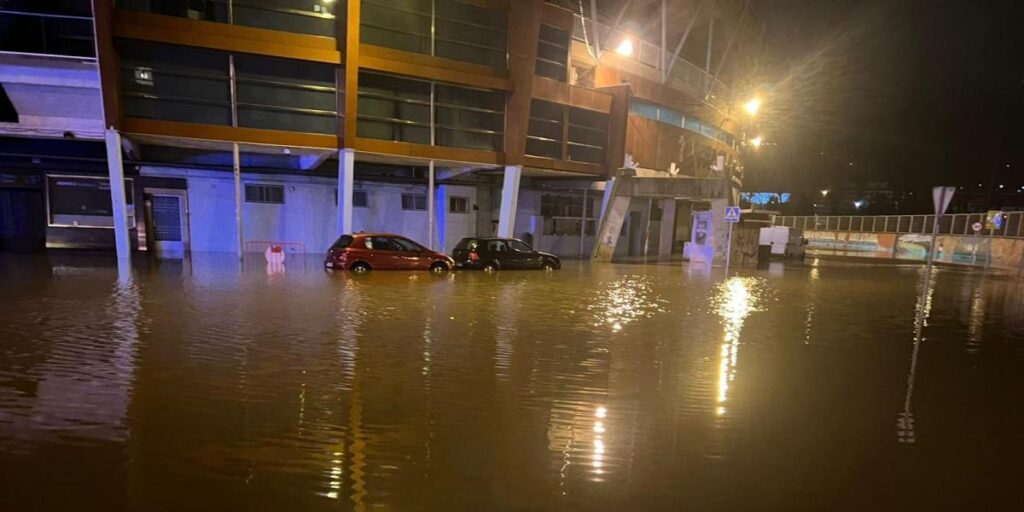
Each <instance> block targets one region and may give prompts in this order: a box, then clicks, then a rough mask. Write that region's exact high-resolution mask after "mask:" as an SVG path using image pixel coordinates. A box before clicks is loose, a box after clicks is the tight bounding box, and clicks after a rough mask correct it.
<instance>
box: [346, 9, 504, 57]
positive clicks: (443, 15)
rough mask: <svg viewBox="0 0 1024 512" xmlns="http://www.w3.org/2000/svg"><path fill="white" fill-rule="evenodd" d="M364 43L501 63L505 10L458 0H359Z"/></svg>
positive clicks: (440, 55)
mask: <svg viewBox="0 0 1024 512" xmlns="http://www.w3.org/2000/svg"><path fill="white" fill-rule="evenodd" d="M359 39H360V41H361V42H362V43H364V44H371V45H377V46H386V47H388V48H394V49H397V50H403V51H407V52H414V53H422V54H426V55H434V56H437V57H444V58H447V59H454V60H461V61H464V62H472V63H475V64H482V65H484V66H490V67H494V68H505V67H506V65H507V63H506V56H505V54H506V51H507V46H508V42H507V40H508V13H507V12H506V11H504V10H499V9H489V8H486V7H482V6H479V5H474V3H473V2H470V1H463V0H363V2H362V4H361V11H360V30H359Z"/></svg>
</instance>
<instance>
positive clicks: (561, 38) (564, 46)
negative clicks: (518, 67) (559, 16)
mask: <svg viewBox="0 0 1024 512" xmlns="http://www.w3.org/2000/svg"><path fill="white" fill-rule="evenodd" d="M568 66H569V32H566V31H565V30H561V29H558V28H555V27H552V26H551V25H545V24H543V23H542V24H541V25H540V38H539V39H538V40H537V63H536V65H535V69H536V73H537V74H538V75H540V76H543V77H547V78H551V79H554V80H558V81H559V82H565V81H566V78H567V75H568Z"/></svg>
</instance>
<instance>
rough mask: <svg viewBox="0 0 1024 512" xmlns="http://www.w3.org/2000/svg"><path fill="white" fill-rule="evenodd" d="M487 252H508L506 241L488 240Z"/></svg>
mask: <svg viewBox="0 0 1024 512" xmlns="http://www.w3.org/2000/svg"><path fill="white" fill-rule="evenodd" d="M487 252H508V246H506V245H505V241H504V240H488V241H487Z"/></svg>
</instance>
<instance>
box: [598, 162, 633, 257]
mask: <svg viewBox="0 0 1024 512" xmlns="http://www.w3.org/2000/svg"><path fill="white" fill-rule="evenodd" d="M617 184H618V183H617V182H616V180H615V179H611V180H608V182H607V183H606V184H605V189H604V200H603V201H602V203H601V218H600V219H599V220H598V223H597V225H598V228H597V239H596V240H594V248H593V249H592V250H591V252H590V259H591V260H593V261H602V262H608V261H611V260H612V256H614V255H615V246H616V244H618V242H619V232H621V231H622V224H623V223H624V222H625V220H626V215H627V214H628V213H629V197H628V196H619V195H618V194H617V192H618V191H617V190H616V189H617V187H616V185H617Z"/></svg>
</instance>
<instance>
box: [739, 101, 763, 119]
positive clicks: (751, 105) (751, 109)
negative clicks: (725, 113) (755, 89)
mask: <svg viewBox="0 0 1024 512" xmlns="http://www.w3.org/2000/svg"><path fill="white" fill-rule="evenodd" d="M743 109H744V110H746V111H747V113H748V114H750V115H752V116H753V115H757V111H758V110H760V109H761V98H751V99H750V101H748V102H746V103H745V104H743Z"/></svg>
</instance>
